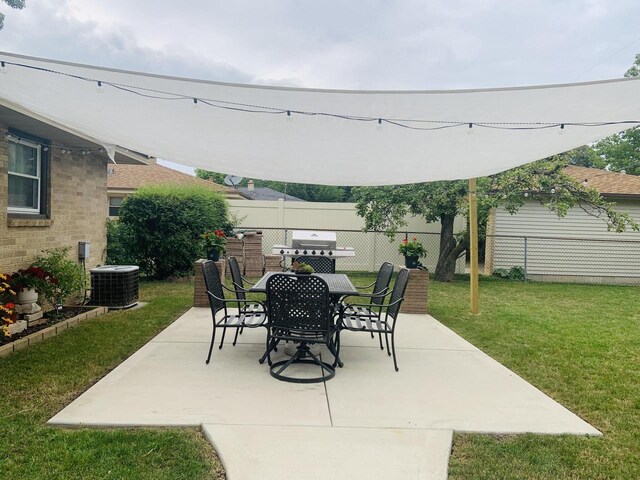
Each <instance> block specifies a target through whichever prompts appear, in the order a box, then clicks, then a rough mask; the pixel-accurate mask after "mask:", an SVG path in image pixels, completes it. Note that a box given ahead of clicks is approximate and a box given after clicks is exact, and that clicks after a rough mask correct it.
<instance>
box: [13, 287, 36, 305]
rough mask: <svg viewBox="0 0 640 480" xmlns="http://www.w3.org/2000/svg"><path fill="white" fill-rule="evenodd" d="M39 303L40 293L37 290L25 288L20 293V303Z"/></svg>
mask: <svg viewBox="0 0 640 480" xmlns="http://www.w3.org/2000/svg"><path fill="white" fill-rule="evenodd" d="M37 301H38V292H36V289H35V288H30V289H28V290H27V289H25V288H23V289H22V290H20V291H19V292H18V303H19V304H20V305H24V304H25V303H36V302H37Z"/></svg>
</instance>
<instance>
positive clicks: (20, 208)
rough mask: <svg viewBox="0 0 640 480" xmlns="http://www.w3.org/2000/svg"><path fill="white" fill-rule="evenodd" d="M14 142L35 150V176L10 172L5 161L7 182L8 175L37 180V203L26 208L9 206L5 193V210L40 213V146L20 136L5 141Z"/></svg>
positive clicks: (9, 211)
mask: <svg viewBox="0 0 640 480" xmlns="http://www.w3.org/2000/svg"><path fill="white" fill-rule="evenodd" d="M9 142H11V143H15V144H17V145H20V144H22V145H26V146H27V147H31V148H33V149H35V150H36V152H37V153H36V176H33V175H28V174H25V173H18V172H11V171H10V170H9V168H8V167H9V165H8V164H9V162H7V182H8V181H9V177H11V176H14V177H22V178H28V179H30V180H37V181H38V186H37V191H38V203H37V206H36V208H26V207H11V206H9V205H8V201H9V197H8V195H7V212H8V213H31V214H39V213H41V211H40V207H41V205H42V146H41V145H40V144H38V143H35V142H31V141H29V140H25V139H22V138H17V139H11V140H7V143H9ZM7 186H8V185H7Z"/></svg>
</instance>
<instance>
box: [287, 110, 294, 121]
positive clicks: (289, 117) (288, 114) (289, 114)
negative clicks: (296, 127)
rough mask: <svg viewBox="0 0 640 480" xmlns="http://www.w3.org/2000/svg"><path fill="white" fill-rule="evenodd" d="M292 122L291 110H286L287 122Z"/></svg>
mask: <svg viewBox="0 0 640 480" xmlns="http://www.w3.org/2000/svg"><path fill="white" fill-rule="evenodd" d="M292 120H293V116H291V110H287V122H291V121H292Z"/></svg>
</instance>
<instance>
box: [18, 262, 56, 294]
mask: <svg viewBox="0 0 640 480" xmlns="http://www.w3.org/2000/svg"><path fill="white" fill-rule="evenodd" d="M47 283H53V284H55V283H57V279H56V278H55V277H53V275H51V274H50V273H49V272H47V271H46V270H44V269H43V268H40V267H34V266H31V267H29V268H25V269H22V270H18V271H17V272H15V273H14V274H13V275H11V287H12V288H13V289H14V290H15V291H16V292H19V291H20V290H22V289H25V290H29V289H31V288H34V289H36V290H38V291H39V292H42V291H43V290H44V288H45V286H46V285H47Z"/></svg>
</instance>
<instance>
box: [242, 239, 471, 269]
mask: <svg viewBox="0 0 640 480" xmlns="http://www.w3.org/2000/svg"><path fill="white" fill-rule="evenodd" d="M237 230H240V231H261V232H262V253H263V255H272V251H271V250H272V247H273V245H291V234H292V232H293V231H294V230H309V229H304V228H258V227H238V229H237ZM314 231H322V229H314ZM325 231H331V232H335V233H336V240H337V245H338V247H353V248H354V249H355V251H356V256H355V257H342V258H336V270H337V271H339V272H348V273H349V274H350V275H352V276H355V277H358V276H361V277H369V276H371V274H372V273H375V272H377V271H378V269H379V268H380V265H382V263H384V262H391V263H393V264H394V265H403V264H404V257H403V256H402V255H401V254H400V253H399V252H398V246H399V245H400V242H401V241H402V240H404V239H405V238H407V239H409V240H411V239H413V238H414V237H415V238H416V239H417V240H419V241H421V242H422V243H423V244H424V246H425V248H426V249H427V256H426V257H425V258H423V259H421V260H420V261H421V262H422V264H423V265H425V266H426V267H427V268H428V269H429V270H430V271H435V267H436V263H437V261H438V253H439V251H440V234H439V233H425V232H410V231H400V232H397V233H396V234H395V235H394V236H393V237H391V238H390V237H389V236H387V235H385V232H365V231H362V230H325ZM289 263H290V259H287V260H286V263H285V266H288V265H289ZM457 271H458V273H464V271H465V261H464V258H461V259H460V260H459V261H458V265H457Z"/></svg>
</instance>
